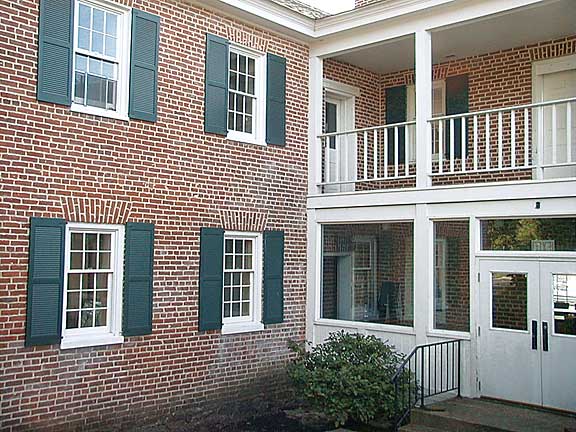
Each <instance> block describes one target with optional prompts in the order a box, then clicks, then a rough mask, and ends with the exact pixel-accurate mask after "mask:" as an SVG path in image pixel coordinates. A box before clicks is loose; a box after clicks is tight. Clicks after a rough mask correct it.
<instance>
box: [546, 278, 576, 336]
mask: <svg viewBox="0 0 576 432" xmlns="http://www.w3.org/2000/svg"><path fill="white" fill-rule="evenodd" d="M552 289H553V295H554V333H557V334H565V335H573V336H576V274H573V275H569V274H555V275H553V276H552Z"/></svg>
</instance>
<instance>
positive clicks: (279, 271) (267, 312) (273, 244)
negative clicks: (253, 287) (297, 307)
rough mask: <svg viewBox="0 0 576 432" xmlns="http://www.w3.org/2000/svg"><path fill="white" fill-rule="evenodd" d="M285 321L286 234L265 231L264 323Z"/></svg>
mask: <svg viewBox="0 0 576 432" xmlns="http://www.w3.org/2000/svg"><path fill="white" fill-rule="evenodd" d="M283 320H284V232H283V231H264V323H265V324H276V323H281V322H282V321H283Z"/></svg>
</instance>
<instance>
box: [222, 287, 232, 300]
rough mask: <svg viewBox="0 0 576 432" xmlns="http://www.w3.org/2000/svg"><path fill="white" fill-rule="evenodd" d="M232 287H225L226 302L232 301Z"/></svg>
mask: <svg viewBox="0 0 576 432" xmlns="http://www.w3.org/2000/svg"><path fill="white" fill-rule="evenodd" d="M230 292H231V291H230V287H224V301H226V302H227V301H230Z"/></svg>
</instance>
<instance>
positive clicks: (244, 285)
mask: <svg viewBox="0 0 576 432" xmlns="http://www.w3.org/2000/svg"><path fill="white" fill-rule="evenodd" d="M223 261H224V268H223V269H222V271H223V273H224V277H223V280H224V284H223V290H224V291H223V293H222V324H223V325H222V333H241V332H249V331H258V330H263V329H264V324H263V323H262V235H261V234H260V233H245V232H232V231H228V232H226V233H225V234H224V260H223Z"/></svg>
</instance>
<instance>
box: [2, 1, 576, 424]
mask: <svg viewBox="0 0 576 432" xmlns="http://www.w3.org/2000/svg"><path fill="white" fill-rule="evenodd" d="M356 4H357V8H356V9H355V10H353V11H349V12H345V13H342V14H339V15H334V16H327V15H326V14H324V13H323V12H321V11H318V10H316V9H313V8H311V7H308V6H306V5H303V4H301V3H300V2H298V1H296V0H274V1H269V0H256V1H250V2H248V1H243V0H239V1H232V0H203V1H199V2H189V1H184V0H183V1H172V0H161V1H157V2H145V1H140V0H133V1H124V0H122V1H120V0H26V1H19V2H9V3H7V4H4V5H2V6H0V11H1V12H2V15H1V16H2V21H1V24H0V26H1V28H2V35H1V36H0V52H1V53H2V63H1V66H0V78H1V80H2V81H1V89H2V98H1V103H0V110H1V116H2V118H3V119H4V121H3V123H2V128H1V129H0V136H1V139H2V146H1V148H0V152H1V155H2V165H0V170H1V171H0V172H1V180H0V190H1V195H0V214H1V215H2V218H1V219H0V229H1V230H2V231H1V232H2V236H1V240H0V242H1V243H0V263H1V274H0V305H1V306H0V307H1V308H0V367H1V370H2V371H3V376H2V378H3V379H2V381H1V382H2V384H1V385H2V387H1V392H2V393H1V394H2V398H1V400H0V429H6V430H27V429H48V428H53V429H73V428H82V429H84V428H94V429H96V428H99V427H103V426H105V425H109V424H110V423H112V422H113V423H115V424H116V425H122V424H126V423H129V422H130V421H132V420H133V419H134V418H139V419H141V420H142V419H144V418H146V417H148V416H149V417H157V416H160V415H162V414H165V413H168V412H174V411H176V410H180V409H186V408H190V407H198V406H203V404H209V403H213V402H214V403H221V404H222V403H230V402H231V401H237V400H240V399H243V398H247V397H252V396H254V395H258V394H261V393H263V392H274V391H276V390H278V388H279V383H280V382H281V380H282V379H283V378H282V369H283V366H284V365H285V364H286V362H287V361H288V360H289V356H290V354H289V351H288V349H287V341H288V340H289V339H297V340H302V339H304V338H306V339H308V340H310V341H312V342H313V343H318V342H321V341H322V340H323V339H324V338H325V337H326V336H327V334H328V333H329V332H330V331H334V330H337V329H342V328H344V329H350V330H358V331H362V332H365V333H370V334H375V335H377V336H378V337H381V338H383V339H387V340H390V341H391V342H392V343H394V344H395V345H396V347H397V348H398V349H399V350H401V351H403V352H405V353H408V352H410V350H411V349H412V348H413V347H414V346H415V345H421V344H426V343H431V342H437V341H446V340H452V339H454V338H458V339H463V340H464V342H463V353H462V390H463V392H464V394H465V395H468V396H473V397H477V396H492V397H498V398H503V399H510V400H517V401H518V400H519V401H522V402H526V403H533V404H536V405H544V406H552V407H556V408H561V409H565V410H572V411H574V410H576V407H574V406H573V401H574V400H576V398H573V397H571V392H572V389H573V388H574V385H573V384H576V383H575V381H574V380H575V379H576V378H574V375H573V371H572V370H571V368H570V366H569V365H568V364H567V363H566V361H565V360H563V359H565V358H569V357H570V356H573V355H576V351H575V350H576V346H575V343H574V341H575V339H574V337H573V336H574V335H575V334H576V301H575V300H574V298H576V292H574V291H576V282H575V279H576V276H574V275H575V274H576V264H575V261H574V252H576V217H575V215H576V207H575V205H576V200H575V199H574V198H575V197H576V194H575V193H574V191H575V190H576V181H575V180H574V178H575V177H576V173H575V172H574V166H575V163H576V162H575V161H576V130H575V129H574V128H575V127H576V117H575V115H576V106H575V105H576V99H575V97H576V60H575V58H576V28H574V21H573V19H572V17H573V16H574V14H575V13H576V10H575V7H574V4H573V2H571V1H570V0H556V1H548V0H514V1H509V2H498V1H493V2H485V1H481V0H473V1H463V0H451V1H444V0H434V1H432V2H425V1H421V2H419V1H416V2H413V3H412V4H411V5H406V4H405V2H402V1H396V0H391V1H381V2H378V1H376V2H372V1H360V0H358V1H357V2H356ZM527 29H530V31H528V30H527ZM537 304H538V306H537ZM540 305H542V306H540ZM529 323H530V324H529ZM534 323H536V330H533V329H534V327H533V326H534ZM544 323H546V325H549V326H550V330H546V332H547V333H544V327H543V325H544ZM534 331H536V332H537V333H538V335H541V337H542V338H544V337H546V338H547V339H549V346H550V348H551V349H550V350H549V351H546V352H544V351H543V348H542V345H541V343H540V342H539V344H538V346H537V347H536V348H530V344H529V342H528V345H526V340H527V339H526V337H529V336H530V335H529V333H530V332H534ZM502 347H510V348H511V349H508V348H506V349H504V348H502ZM520 353H521V355H522V358H525V359H531V360H530V361H529V362H527V365H526V367H522V368H520V367H516V368H511V367H510V366H509V365H517V363H518V362H517V359H518V356H519V355H520ZM549 371H553V373H549ZM573 378H574V379H573ZM506 379H512V380H513V383H512V384H510V383H509V384H508V385H502V382H505V380H506ZM518 383H523V384H518Z"/></svg>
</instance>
